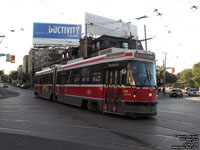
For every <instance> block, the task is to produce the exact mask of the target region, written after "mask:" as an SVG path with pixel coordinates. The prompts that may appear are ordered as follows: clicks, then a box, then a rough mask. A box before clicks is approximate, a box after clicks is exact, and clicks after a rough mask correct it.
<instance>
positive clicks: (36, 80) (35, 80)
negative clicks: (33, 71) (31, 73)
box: [34, 76, 38, 84]
mask: <svg viewBox="0 0 200 150" xmlns="http://www.w3.org/2000/svg"><path fill="white" fill-rule="evenodd" d="M34 83H35V84H38V76H35V79H34Z"/></svg>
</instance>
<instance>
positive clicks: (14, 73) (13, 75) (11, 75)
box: [9, 70, 18, 80]
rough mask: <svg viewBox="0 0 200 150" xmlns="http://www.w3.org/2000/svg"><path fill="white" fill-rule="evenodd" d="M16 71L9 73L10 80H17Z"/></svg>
mask: <svg viewBox="0 0 200 150" xmlns="http://www.w3.org/2000/svg"><path fill="white" fill-rule="evenodd" d="M17 75H18V71H15V70H12V71H10V73H9V76H10V78H11V79H12V80H17Z"/></svg>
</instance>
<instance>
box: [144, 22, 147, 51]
mask: <svg viewBox="0 0 200 150" xmlns="http://www.w3.org/2000/svg"><path fill="white" fill-rule="evenodd" d="M144 39H145V50H146V51H147V33H146V25H144Z"/></svg>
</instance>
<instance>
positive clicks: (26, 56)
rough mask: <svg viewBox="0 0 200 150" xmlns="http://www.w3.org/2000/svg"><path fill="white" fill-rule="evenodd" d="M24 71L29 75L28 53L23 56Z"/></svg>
mask: <svg viewBox="0 0 200 150" xmlns="http://www.w3.org/2000/svg"><path fill="white" fill-rule="evenodd" d="M23 73H24V74H25V75H28V55H25V56H24V58H23Z"/></svg>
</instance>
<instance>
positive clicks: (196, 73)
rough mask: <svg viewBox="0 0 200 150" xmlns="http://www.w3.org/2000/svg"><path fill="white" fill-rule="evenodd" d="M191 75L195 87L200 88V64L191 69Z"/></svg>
mask: <svg viewBox="0 0 200 150" xmlns="http://www.w3.org/2000/svg"><path fill="white" fill-rule="evenodd" d="M192 74H193V80H194V82H195V85H196V86H198V87H200V62H199V63H197V64H194V66H193V69H192Z"/></svg>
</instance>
